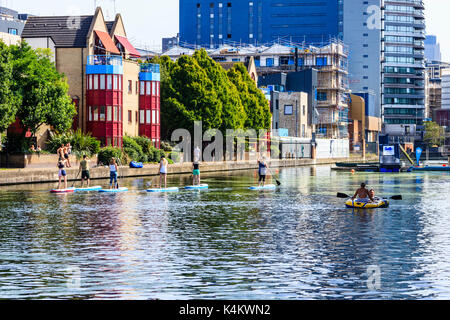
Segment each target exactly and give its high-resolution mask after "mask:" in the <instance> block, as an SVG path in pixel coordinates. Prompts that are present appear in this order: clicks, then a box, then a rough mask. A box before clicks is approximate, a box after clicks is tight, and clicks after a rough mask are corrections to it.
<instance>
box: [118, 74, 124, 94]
mask: <svg viewBox="0 0 450 320" xmlns="http://www.w3.org/2000/svg"><path fill="white" fill-rule="evenodd" d="M118 79H119V90H120V91H122V80H123V79H122V76H119V78H118Z"/></svg>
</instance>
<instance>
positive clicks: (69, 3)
mask: <svg viewBox="0 0 450 320" xmlns="http://www.w3.org/2000/svg"><path fill="white" fill-rule="evenodd" d="M345 1H360V0H345ZM94 2H95V1H94V0H0V3H1V4H2V5H5V4H7V6H8V7H10V8H12V9H15V10H18V11H20V12H22V13H31V14H36V15H68V14H92V13H93V11H94ZM424 2H425V5H426V10H425V14H426V17H427V33H428V34H434V35H436V36H437V37H438V41H439V42H440V43H441V51H442V59H443V60H444V61H447V62H450V36H449V35H448V33H449V32H450V18H449V13H450V0H424ZM113 3H114V1H112V0H97V5H101V6H102V7H103V9H104V12H105V15H106V16H107V17H108V16H109V18H110V19H111V20H112V19H113V18H114V5H113ZM178 4H179V0H116V10H117V12H120V13H121V14H122V16H123V18H124V22H125V27H126V29H127V33H128V37H129V38H130V39H131V40H132V41H133V43H134V44H135V45H136V46H138V47H144V45H146V46H148V47H149V49H150V48H152V47H153V48H155V47H160V46H161V38H163V37H170V36H175V35H176V34H177V32H178Z"/></svg>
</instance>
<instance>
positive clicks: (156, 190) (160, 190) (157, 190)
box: [147, 187, 180, 192]
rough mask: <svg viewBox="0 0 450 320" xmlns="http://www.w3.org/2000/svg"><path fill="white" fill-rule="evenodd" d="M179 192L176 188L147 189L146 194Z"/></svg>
mask: <svg viewBox="0 0 450 320" xmlns="http://www.w3.org/2000/svg"><path fill="white" fill-rule="evenodd" d="M178 191H180V189H178V188H177V187H172V188H165V189H164V188H159V189H158V188H154V189H147V192H178Z"/></svg>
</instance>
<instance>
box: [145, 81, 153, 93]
mask: <svg viewBox="0 0 450 320" xmlns="http://www.w3.org/2000/svg"><path fill="white" fill-rule="evenodd" d="M151 84H152V82H151V81H147V91H146V93H145V94H146V95H148V96H149V95H150V86H151Z"/></svg>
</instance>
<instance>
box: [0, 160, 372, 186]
mask: <svg viewBox="0 0 450 320" xmlns="http://www.w3.org/2000/svg"><path fill="white" fill-rule="evenodd" d="M370 160H371V159H366V161H370ZM342 161H346V162H353V161H359V162H360V161H363V160H362V158H337V159H281V160H271V161H269V166H270V167H273V168H283V167H301V166H314V165H323V164H334V163H336V162H342ZM158 168H159V165H158V164H149V165H145V166H144V168H142V169H132V168H130V167H128V166H122V167H120V168H119V175H120V176H121V177H123V178H134V177H151V176H157V175H158V174H159V173H158ZM256 169H258V165H257V163H256V161H230V162H203V163H202V164H201V166H200V170H201V172H203V173H211V172H223V171H239V170H256ZM66 172H67V175H68V179H67V181H76V180H81V179H80V177H78V179H76V178H75V177H76V176H77V173H78V166H76V167H73V168H68V169H66ZM191 173H192V163H191V162H184V163H177V164H172V165H169V175H180V174H191ZM90 175H91V181H92V180H100V179H105V178H109V168H108V167H92V168H91V169H90ZM52 182H58V170H57V169H56V168H42V169H41V168H39V169H38V168H28V169H27V168H25V169H8V170H1V171H0V186H8V185H20V184H39V183H52Z"/></svg>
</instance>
